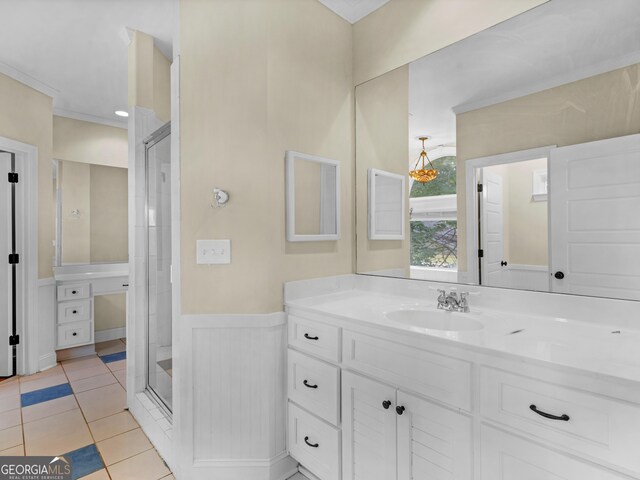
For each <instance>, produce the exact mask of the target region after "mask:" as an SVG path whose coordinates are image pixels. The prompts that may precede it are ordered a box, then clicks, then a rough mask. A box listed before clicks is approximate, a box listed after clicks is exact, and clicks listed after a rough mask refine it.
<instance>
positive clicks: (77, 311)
mask: <svg viewBox="0 0 640 480" xmlns="http://www.w3.org/2000/svg"><path fill="white" fill-rule="evenodd" d="M87 320H91V300H89V299H87V300H79V301H76V302H61V303H58V324H62V323H70V322H82V321H87Z"/></svg>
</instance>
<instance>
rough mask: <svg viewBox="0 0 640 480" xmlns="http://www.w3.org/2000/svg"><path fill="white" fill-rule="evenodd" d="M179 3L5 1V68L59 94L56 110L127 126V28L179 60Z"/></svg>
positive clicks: (0, 33) (1, 11)
mask: <svg viewBox="0 0 640 480" xmlns="http://www.w3.org/2000/svg"><path fill="white" fill-rule="evenodd" d="M175 7H176V0H0V18H2V19H3V22H2V28H0V72H2V73H5V74H9V75H11V76H13V77H14V78H17V79H19V80H21V81H23V82H24V83H27V84H28V85H31V86H33V87H35V88H38V89H39V90H41V91H44V92H46V93H48V94H51V95H53V96H54V109H55V113H59V114H62V115H65V116H70V117H74V118H79V119H84V120H90V121H96V122H99V123H106V124H110V125H115V126H124V127H126V120H125V119H121V118H120V117H117V116H116V115H115V114H114V111H115V110H126V109H127V40H128V38H127V34H126V29H125V27H128V28H130V29H135V30H140V31H142V32H145V33H148V34H149V35H152V36H153V37H154V38H155V39H156V46H158V48H159V49H160V50H161V51H162V52H163V53H164V54H165V55H166V56H167V58H172V42H173V33H174V32H173V29H174V24H176V23H177V22H176V20H174V19H175V18H176V15H175V12H176V8H175Z"/></svg>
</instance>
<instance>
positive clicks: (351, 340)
mask: <svg viewBox="0 0 640 480" xmlns="http://www.w3.org/2000/svg"><path fill="white" fill-rule="evenodd" d="M342 336H343V338H342V349H343V352H342V365H343V366H345V367H348V368H351V369H353V370H357V371H360V372H362V373H365V374H368V375H371V376H372V377H375V378H378V379H381V380H385V381H387V382H389V383H391V384H392V385H395V386H396V387H399V388H402V389H404V390H407V391H410V392H416V393H419V394H421V395H424V396H426V397H429V398H432V399H435V400H439V401H441V402H443V403H447V404H449V405H452V406H454V407H457V408H461V409H463V410H467V411H471V363H469V362H466V361H464V360H458V359H457V358H452V357H446V356H444V355H440V354H436V353H431V352H427V351H425V350H420V349H417V348H414V347H409V346H407V345H401V344H398V343H395V342H390V341H388V340H382V339H380V338H375V337H370V336H368V335H363V334H360V333H356V332H350V331H347V330H344V331H343V333H342Z"/></svg>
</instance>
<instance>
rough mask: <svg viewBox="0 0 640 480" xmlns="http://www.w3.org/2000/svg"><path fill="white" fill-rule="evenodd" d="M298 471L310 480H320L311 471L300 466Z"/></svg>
mask: <svg viewBox="0 0 640 480" xmlns="http://www.w3.org/2000/svg"><path fill="white" fill-rule="evenodd" d="M298 470H299V472H300V473H301V474H302V475H303V476H304V477H305V478H307V479H308V480H320V479H319V478H318V477H316V476H315V475H314V474H313V473H311V472H310V471H309V470H307V469H306V468H304V467H303V466H302V465H298Z"/></svg>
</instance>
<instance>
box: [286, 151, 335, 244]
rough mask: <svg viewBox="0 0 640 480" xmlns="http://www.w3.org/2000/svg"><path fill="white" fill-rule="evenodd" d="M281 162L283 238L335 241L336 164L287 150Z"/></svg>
mask: <svg viewBox="0 0 640 480" xmlns="http://www.w3.org/2000/svg"><path fill="white" fill-rule="evenodd" d="M285 162H286V191H287V240H288V241H289V242H317V241H326V240H338V239H339V238H340V163H339V162H337V161H335V160H330V159H328V158H322V157H318V156H316V155H308V154H305V153H299V152H293V151H288V152H287V154H286V157H285Z"/></svg>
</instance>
